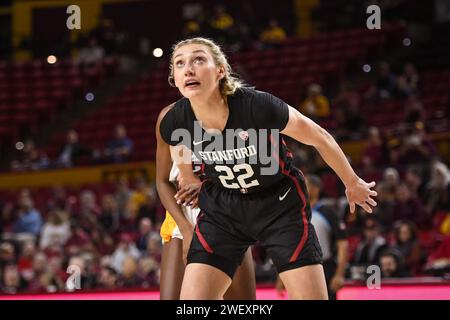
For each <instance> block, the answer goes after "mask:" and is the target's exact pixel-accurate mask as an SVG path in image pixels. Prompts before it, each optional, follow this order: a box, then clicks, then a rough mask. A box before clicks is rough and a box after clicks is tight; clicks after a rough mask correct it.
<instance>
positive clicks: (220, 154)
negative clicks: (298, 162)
mask: <svg viewBox="0 0 450 320" xmlns="http://www.w3.org/2000/svg"><path fill="white" fill-rule="evenodd" d="M227 99H228V107H229V115H228V119H227V122H226V125H225V128H224V130H223V131H222V132H220V133H218V132H216V133H208V132H206V131H205V130H204V128H203V127H202V126H201V123H199V122H198V121H197V119H196V117H195V114H194V112H193V110H192V107H191V104H190V102H189V99H186V98H182V99H180V100H178V101H177V102H176V103H175V106H174V107H173V108H172V109H171V110H169V111H168V112H167V113H166V115H165V116H164V117H163V119H162V120H161V124H160V131H161V136H162V138H163V139H164V141H166V142H167V143H168V144H169V145H172V146H175V145H180V144H182V145H185V146H186V147H188V148H189V149H190V150H192V151H193V154H194V159H195V160H194V162H198V163H200V164H201V167H202V170H203V171H204V175H205V176H206V178H208V179H210V180H211V181H213V182H214V183H217V184H219V185H221V186H223V187H224V188H227V189H229V190H236V191H239V192H241V193H253V192H255V191H258V190H263V189H265V188H267V187H270V186H272V185H274V184H275V183H278V182H281V180H283V179H284V178H285V176H286V175H288V174H289V172H290V170H297V169H296V168H294V167H293V166H292V154H291V152H290V151H289V150H288V149H287V147H286V145H285V143H284V141H283V139H282V135H281V134H280V132H281V131H282V130H283V129H284V128H285V127H286V125H287V122H288V119H289V109H288V105H287V104H286V103H284V102H283V101H282V100H280V99H278V98H277V97H275V96H273V95H271V94H269V93H266V92H262V91H257V90H254V89H252V88H240V89H237V90H236V92H235V93H234V94H233V95H229V96H228V97H227Z"/></svg>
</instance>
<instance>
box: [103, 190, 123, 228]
mask: <svg viewBox="0 0 450 320" xmlns="http://www.w3.org/2000/svg"><path fill="white" fill-rule="evenodd" d="M98 221H99V222H100V224H101V226H102V227H103V228H104V229H105V231H107V232H108V233H114V232H115V231H116V230H117V229H118V228H119V223H120V214H119V209H118V206H117V201H116V199H115V198H114V197H113V196H112V195H111V194H107V195H104V196H103V199H102V210H101V214H100V216H99V218H98Z"/></svg>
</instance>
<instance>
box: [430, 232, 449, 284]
mask: <svg viewBox="0 0 450 320" xmlns="http://www.w3.org/2000/svg"><path fill="white" fill-rule="evenodd" d="M425 268H426V270H428V271H429V272H433V273H434V274H436V275H443V274H445V273H446V272H449V271H450V236H447V237H444V239H443V240H442V242H441V243H440V244H439V246H438V247H437V248H435V249H434V250H433V251H432V252H431V253H430V255H429V256H428V261H427V264H426V267H425Z"/></svg>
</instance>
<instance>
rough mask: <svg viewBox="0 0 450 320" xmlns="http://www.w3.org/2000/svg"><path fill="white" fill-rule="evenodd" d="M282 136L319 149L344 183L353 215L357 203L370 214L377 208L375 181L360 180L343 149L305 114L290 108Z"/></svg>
mask: <svg viewBox="0 0 450 320" xmlns="http://www.w3.org/2000/svg"><path fill="white" fill-rule="evenodd" d="M281 133H282V134H285V135H287V136H290V137H291V138H294V139H295V140H297V141H299V142H301V143H304V144H307V145H311V146H313V147H315V148H316V149H317V151H318V152H319V153H320V155H321V156H322V158H323V159H324V160H325V162H326V163H327V164H328V165H329V166H330V167H331V168H332V169H333V170H334V171H335V172H336V174H337V175H338V176H339V178H340V179H341V180H342V182H343V183H344V185H345V187H346V194H347V198H348V200H349V204H350V210H351V212H354V211H355V204H358V205H360V206H361V207H363V208H364V210H366V211H367V212H369V213H371V212H372V208H371V206H376V202H375V200H373V199H372V198H370V197H371V196H376V195H377V193H376V192H375V191H373V190H371V188H373V187H374V186H375V182H371V183H366V182H365V181H364V180H362V179H361V178H359V177H358V175H357V174H356V173H355V171H354V170H353V168H352V167H351V166H350V163H349V162H348V160H347V158H346V156H345V154H344V152H343V151H342V149H341V148H340V147H339V145H338V144H337V143H336V141H335V140H334V138H333V137H332V136H331V135H330V134H329V133H328V132H327V131H326V130H325V129H323V128H322V127H321V126H319V125H318V124H316V123H315V122H314V121H312V120H311V119H309V118H308V117H305V116H304V115H302V114H301V113H300V112H299V111H298V110H296V109H294V108H292V107H289V120H288V123H287V125H286V127H285V128H284V129H283V130H282V131H281Z"/></svg>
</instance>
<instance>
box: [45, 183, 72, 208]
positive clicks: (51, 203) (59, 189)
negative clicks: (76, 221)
mask: <svg viewBox="0 0 450 320" xmlns="http://www.w3.org/2000/svg"><path fill="white" fill-rule="evenodd" d="M73 200H74V199H73V197H69V196H68V195H67V192H66V189H65V188H64V187H63V186H62V185H55V186H53V187H52V190H51V197H50V199H49V200H48V202H47V210H48V211H51V210H63V211H67V212H71V211H72V205H73V204H74V203H72V202H73ZM75 201H76V200H75Z"/></svg>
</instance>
